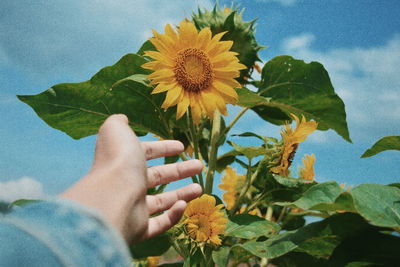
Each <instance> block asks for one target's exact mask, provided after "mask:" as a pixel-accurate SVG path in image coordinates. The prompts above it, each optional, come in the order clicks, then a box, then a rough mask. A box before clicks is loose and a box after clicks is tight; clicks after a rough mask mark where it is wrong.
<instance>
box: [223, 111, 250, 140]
mask: <svg viewBox="0 0 400 267" xmlns="http://www.w3.org/2000/svg"><path fill="white" fill-rule="evenodd" d="M249 109H250V108H243V109H242V110H241V111H240V112H239V113H238V114H237V115H236V117H235V118H233V120H232V121H231V122H230V123H229V125H228V126H226V128H225V129H224V132H223V134H227V133H228V132H229V130H230V129H231V128H232V127H233V125H235V123H236V122H237V121H238V120H239V119H240V117H242V116H243V114H244V113H245V112H246V111H248V110H249Z"/></svg>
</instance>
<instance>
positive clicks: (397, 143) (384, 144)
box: [361, 135, 400, 158]
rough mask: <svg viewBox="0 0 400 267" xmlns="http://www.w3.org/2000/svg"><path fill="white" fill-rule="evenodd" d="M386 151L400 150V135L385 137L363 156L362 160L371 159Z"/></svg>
mask: <svg viewBox="0 0 400 267" xmlns="http://www.w3.org/2000/svg"><path fill="white" fill-rule="evenodd" d="M386 150H400V135H394V136H385V137H383V138H381V139H380V140H379V141H377V142H376V143H375V144H374V145H373V146H372V147H371V148H369V149H367V151H365V152H364V154H362V156H361V157H362V158H367V157H371V156H373V155H376V154H378V153H380V152H383V151H386Z"/></svg>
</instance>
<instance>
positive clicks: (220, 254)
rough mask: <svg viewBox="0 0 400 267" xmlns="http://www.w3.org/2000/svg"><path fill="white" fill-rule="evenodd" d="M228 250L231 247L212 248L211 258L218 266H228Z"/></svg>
mask: <svg viewBox="0 0 400 267" xmlns="http://www.w3.org/2000/svg"><path fill="white" fill-rule="evenodd" d="M230 251H231V248H230V247H225V246H224V247H220V248H218V250H214V251H213V252H212V258H213V260H214V262H215V263H216V264H217V265H218V266H220V267H225V266H228V262H229V252H230Z"/></svg>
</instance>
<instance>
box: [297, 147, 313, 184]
mask: <svg viewBox="0 0 400 267" xmlns="http://www.w3.org/2000/svg"><path fill="white" fill-rule="evenodd" d="M301 161H303V164H304V167H303V168H301V169H300V171H299V176H300V178H302V179H305V180H310V181H313V180H314V176H315V174H314V163H315V155H314V154H311V155H307V154H306V155H304V158H302V159H301Z"/></svg>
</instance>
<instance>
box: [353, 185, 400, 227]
mask: <svg viewBox="0 0 400 267" xmlns="http://www.w3.org/2000/svg"><path fill="white" fill-rule="evenodd" d="M351 195H352V196H353V199H354V206H355V208H356V210H357V211H358V213H360V215H361V216H363V217H364V218H365V219H367V220H368V221H370V222H371V223H372V224H374V225H377V226H383V227H392V228H395V229H397V230H400V189H398V188H396V187H392V186H387V185H379V184H362V185H359V186H357V187H356V188H354V189H353V190H351Z"/></svg>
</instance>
